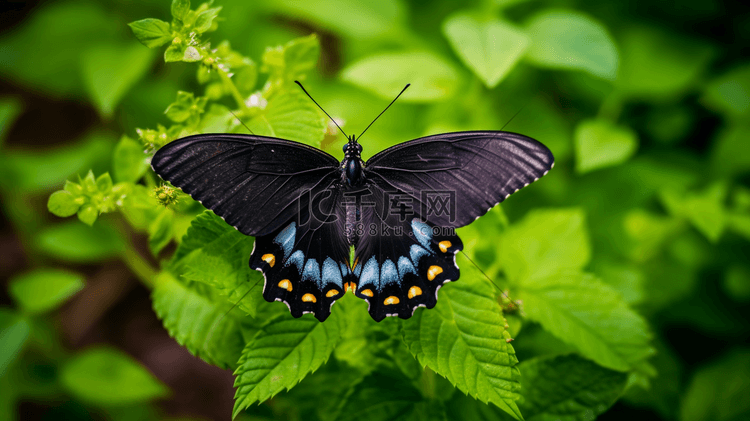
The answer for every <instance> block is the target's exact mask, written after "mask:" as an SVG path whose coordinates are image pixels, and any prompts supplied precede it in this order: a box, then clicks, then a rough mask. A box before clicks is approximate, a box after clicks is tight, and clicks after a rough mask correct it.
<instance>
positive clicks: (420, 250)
mask: <svg viewBox="0 0 750 421" xmlns="http://www.w3.org/2000/svg"><path fill="white" fill-rule="evenodd" d="M429 254H430V252H429V251H428V250H427V249H426V248H424V247H420V246H419V245H417V244H412V245H411V248H410V249H409V257H411V261H412V262H414V266H419V259H421V258H422V256H427V255H429Z"/></svg>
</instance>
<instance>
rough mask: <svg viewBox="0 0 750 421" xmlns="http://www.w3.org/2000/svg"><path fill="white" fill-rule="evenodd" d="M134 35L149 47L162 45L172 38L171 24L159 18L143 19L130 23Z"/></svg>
mask: <svg viewBox="0 0 750 421" xmlns="http://www.w3.org/2000/svg"><path fill="white" fill-rule="evenodd" d="M128 26H129V27H130V29H132V30H133V35H135V37H136V38H138V41H140V42H141V44H143V45H145V46H146V47H148V48H156V47H161V46H162V45H164V44H166V43H168V42H169V41H171V40H172V30H171V29H170V28H169V24H168V23H167V22H164V21H163V20H159V19H153V18H148V19H141V20H137V21H135V22H130V23H129V24H128Z"/></svg>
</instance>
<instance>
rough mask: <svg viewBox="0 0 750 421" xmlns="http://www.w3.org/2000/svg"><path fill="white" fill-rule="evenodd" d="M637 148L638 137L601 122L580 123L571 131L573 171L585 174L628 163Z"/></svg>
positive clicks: (607, 122) (622, 128) (622, 127)
mask: <svg viewBox="0 0 750 421" xmlns="http://www.w3.org/2000/svg"><path fill="white" fill-rule="evenodd" d="M637 147H638V136H637V135H636V133H635V132H634V131H633V130H632V129H630V128H629V127H625V126H618V125H615V124H612V123H611V122H609V121H607V120H603V119H597V120H584V121H582V122H580V123H579V124H578V126H577V127H576V131H575V150H576V171H578V172H579V173H581V174H583V173H587V172H589V171H593V170H596V169H600V168H605V167H609V166H613V165H618V164H621V163H623V162H625V161H626V160H628V159H629V158H630V157H631V156H633V154H634V153H635V150H636V148H637Z"/></svg>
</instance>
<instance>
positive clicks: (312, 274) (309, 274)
mask: <svg viewBox="0 0 750 421" xmlns="http://www.w3.org/2000/svg"><path fill="white" fill-rule="evenodd" d="M302 280H303V281H315V282H316V283H317V284H318V285H319V286H321V287H322V285H320V266H318V261H317V260H315V259H309V260H308V261H307V263H305V271H304V272H302Z"/></svg>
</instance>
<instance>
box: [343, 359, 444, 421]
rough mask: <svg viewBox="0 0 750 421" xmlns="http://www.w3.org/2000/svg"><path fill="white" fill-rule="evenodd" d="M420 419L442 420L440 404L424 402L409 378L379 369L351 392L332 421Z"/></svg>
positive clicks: (403, 420)
mask: <svg viewBox="0 0 750 421" xmlns="http://www.w3.org/2000/svg"><path fill="white" fill-rule="evenodd" d="M441 415H442V416H441ZM422 417H424V418H422ZM419 419H425V420H441V419H445V409H444V408H443V407H442V405H441V404H440V402H428V401H426V400H425V398H423V397H422V395H421V394H420V392H419V391H418V390H417V389H415V388H414V386H412V385H411V383H410V382H409V380H408V379H406V378H404V377H402V376H398V375H397V374H396V373H392V372H389V371H388V370H378V371H377V372H375V373H373V374H372V375H370V376H368V377H365V378H364V379H362V381H361V382H359V384H357V385H356V386H355V387H354V388H353V390H351V392H350V393H349V395H348V396H347V397H346V400H345V402H344V404H343V407H342V408H341V410H340V411H339V413H338V416H337V417H336V418H335V421H355V420H356V421H395V420H398V421H411V420H419Z"/></svg>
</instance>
